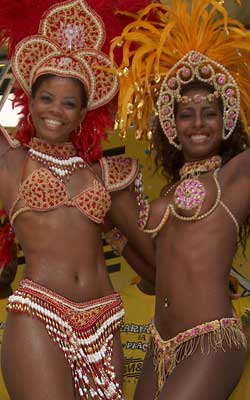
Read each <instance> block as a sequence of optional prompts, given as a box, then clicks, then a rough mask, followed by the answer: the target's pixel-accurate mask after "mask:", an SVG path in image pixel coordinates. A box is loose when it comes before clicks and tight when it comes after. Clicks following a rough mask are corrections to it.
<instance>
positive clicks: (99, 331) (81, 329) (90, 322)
mask: <svg viewBox="0 0 250 400" xmlns="http://www.w3.org/2000/svg"><path fill="white" fill-rule="evenodd" d="M7 310H8V311H10V312H18V313H26V314H29V315H31V316H32V317H35V318H38V319H39V320H40V321H42V322H43V323H44V325H45V327H46V330H47V332H48V334H49V336H50V337H51V338H52V340H53V341H54V343H55V344H56V345H57V346H58V347H59V348H60V349H61V350H62V351H63V353H64V356H65V358H66V360H67V362H68V363H69V365H70V368H71V372H72V378H73V382H74V386H75V389H76V390H77V391H78V393H79V395H80V397H81V398H83V399H99V400H100V399H111V400H118V399H122V392H121V389H120V387H119V384H118V382H117V381H116V377H115V371H114V367H113V365H112V362H111V356H112V350H113V336H114V333H115V332H116V331H118V330H119V328H120V327H121V325H122V323H123V317H124V309H123V306H122V301H121V298H120V296H119V294H117V293H115V294H112V295H109V296H105V297H103V298H100V299H96V300H92V301H87V302H85V303H76V302H73V301H70V300H68V299H66V298H64V297H63V296H60V295H58V294H57V293H54V292H53V291H51V290H49V289H47V288H45V287H43V286H41V285H38V284H37V283H35V282H33V281H31V280H28V279H25V280H23V281H21V282H20V284H19V287H18V289H17V290H16V291H15V293H14V294H13V295H12V296H10V297H9V302H8V306H7Z"/></svg>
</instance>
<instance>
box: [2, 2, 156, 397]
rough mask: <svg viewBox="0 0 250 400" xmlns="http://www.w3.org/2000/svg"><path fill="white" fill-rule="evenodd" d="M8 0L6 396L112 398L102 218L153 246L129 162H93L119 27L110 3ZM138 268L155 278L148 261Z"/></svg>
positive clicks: (116, 314) (113, 86) (113, 330)
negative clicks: (21, 273)
mask: <svg viewBox="0 0 250 400" xmlns="http://www.w3.org/2000/svg"><path fill="white" fill-rule="evenodd" d="M9 3H10V2H6V3H4V2H2V4H1V18H0V26H1V29H2V30H1V38H2V39H4V38H6V37H9V45H10V53H11V66H12V71H13V74H14V76H15V78H16V81H17V83H18V84H19V86H20V88H19V89H18V90H17V91H16V93H15V102H16V104H21V105H22V107H23V108H22V111H23V116H22V119H21V121H20V123H19V126H18V128H17V134H16V137H15V138H12V137H10V136H9V135H8V133H7V131H6V130H4V129H3V128H2V135H1V137H0V145H1V146H0V148H1V150H0V162H1V169H0V181H1V185H0V197H1V199H2V201H3V203H4V206H5V208H6V210H7V213H8V216H9V219H10V229H7V228H8V225H5V233H6V234H8V236H7V239H6V240H5V242H4V243H5V244H6V241H7V242H8V240H9V242H10V239H11V238H12V236H13V235H12V229H14V231H15V233H16V234H17V237H18V240H19V243H20V244H21V247H22V249H23V251H24V254H25V257H26V271H25V279H24V280H22V281H21V283H20V285H19V287H18V290H17V291H16V292H15V293H14V294H13V295H12V296H11V297H10V298H9V303H8V311H9V313H8V314H9V315H8V319H7V323H6V328H5V332H4V338H3V346H2V371H3V376H4V379H5V382H6V386H7V389H8V391H9V394H10V397H11V399H13V400H18V399H25V400H28V399H32V400H33V399H36V400H39V399H45V398H46V399H53V400H56V399H58V400H59V399H60V400H62V399H65V400H66V399H67V400H70V399H74V398H79V397H80V398H83V399H121V398H122V391H121V386H120V383H121V375H122V357H121V346H120V342H119V332H118V330H119V327H120V326H121V324H122V319H123V314H124V311H123V307H122V304H121V299H120V296H119V295H118V294H116V293H114V289H113V288H112V285H111V283H110V280H109V278H108V274H107V270H106V267H105V263H104V256H103V252H102V245H101V243H102V242H101V226H102V224H103V223H104V221H105V218H106V216H107V215H108V216H109V219H110V220H111V221H112V223H113V224H115V225H116V226H117V227H118V228H120V229H121V230H123V231H125V233H126V235H127V236H128V237H130V238H131V240H132V241H133V243H134V245H135V246H138V247H143V248H144V250H145V249H146V251H145V262H146V263H147V262H148V263H151V262H152V256H151V254H152V253H153V252H152V246H151V241H150V240H148V238H147V237H146V234H143V233H141V234H138V229H137V223H136V214H137V212H136V209H137V203H136V198H135V196H136V194H135V193H134V192H133V190H131V189H133V185H134V183H135V182H137V181H138V179H140V173H139V170H138V164H137V162H136V161H134V160H131V159H129V158H122V157H115V158H101V147H100V141H101V138H102V137H103V136H104V131H105V128H107V125H108V123H109V122H110V121H112V113H113V108H112V103H111V101H112V99H114V96H115V95H116V93H117V89H118V83H117V79H116V77H114V75H113V74H112V73H111V72H110V71H109V70H110V68H111V62H110V60H109V58H108V56H107V55H106V54H105V48H106V50H107V42H108V41H109V40H110V32H111V30H114V29H118V28H119V29H120V26H121V25H120V23H118V22H117V21H116V18H115V17H114V16H113V17H112V13H111V11H112V7H113V8H114V6H115V5H116V4H115V3H117V2H113V3H112V2H109V4H108V5H106V4H104V2H97V3H98V4H96V5H95V2H94V1H91V0H89V2H88V3H87V2H85V1H84V0H74V1H70V0H69V1H64V2H59V3H56V4H53V3H55V2H53V1H47V2H45V1H43V2H38V3H37V2H32V1H23V2H21V1H18V2H11V4H9ZM138 3H139V2H138ZM138 3H137V2H136V4H138ZM142 3H143V2H142ZM92 4H93V7H92V6H91V5H92ZM32 5H33V6H34V7H32ZM49 5H50V7H49V8H48V9H47V10H46V6H47V7H48V6H49ZM135 6H136V5H135ZM25 7H29V9H25ZM105 7H106V9H107V10H106V14H105V15H106V16H104V14H103V13H102V10H103V9H104V8H105ZM8 9H9V11H10V16H8V13H7V12H6V10H8ZM44 10H46V11H44ZM39 12H41V13H42V12H44V13H43V14H42V18H41V20H40V25H39V28H37V26H36V23H37V20H36V16H37V14H36V13H38V14H39ZM26 13H29V15H30V16H31V17H30V20H29V19H28V18H27V15H26ZM99 14H102V17H103V19H102V18H101V17H100V15H99ZM24 15H25V16H26V19H24V18H22V16H24ZM40 15H41V14H39V17H40ZM8 17H10V18H11V20H10V21H7V18H8ZM20 19H21V22H22V25H21V26H18V24H17V22H15V23H14V22H13V21H20ZM39 19H40V18H39ZM104 21H105V24H106V25H107V37H106V36H105V26H104ZM8 23H9V25H8ZM11 23H12V26H11ZM27 30H29V32H30V34H29V35H27ZM24 31H26V35H25V34H24ZM13 32H16V35H15V34H14V33H13ZM99 159H100V160H99ZM6 229H7V230H6ZM123 244H124V243H121V245H123ZM9 248H11V246H9ZM2 250H5V252H4V254H1V261H2V260H4V258H5V261H9V258H10V252H9V253H8V246H7V247H6V246H2ZM145 265H147V264H145ZM141 272H142V271H141ZM145 273H146V275H147V276H149V279H153V271H152V270H151V268H150V267H148V270H147V271H146V272H145ZM31 316H32V317H33V318H31Z"/></svg>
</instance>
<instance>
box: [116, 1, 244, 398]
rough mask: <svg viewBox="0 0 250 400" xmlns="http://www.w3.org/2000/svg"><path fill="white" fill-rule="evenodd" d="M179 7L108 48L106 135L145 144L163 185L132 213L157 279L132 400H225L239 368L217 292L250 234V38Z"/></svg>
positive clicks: (214, 12)
mask: <svg viewBox="0 0 250 400" xmlns="http://www.w3.org/2000/svg"><path fill="white" fill-rule="evenodd" d="M188 3H189V2H188V1H186V0H172V1H170V6H166V5H163V4H162V3H156V2H153V3H152V4H151V5H150V6H148V7H147V8H146V9H144V10H141V11H140V12H139V13H138V14H137V15H136V16H135V21H134V22H133V23H131V24H130V25H129V26H128V27H127V28H126V29H124V30H123V32H122V34H121V35H120V36H119V37H117V38H116V39H115V40H114V41H113V47H114V48H115V47H116V45H117V46H118V47H120V46H121V44H122V48H123V60H122V63H121V64H120V66H119V68H118V74H119V76H120V94H119V100H118V113H117V121H116V125H117V126H118V127H119V128H120V129H122V132H123V134H124V135H125V134H126V130H127V128H128V127H129V126H130V125H131V123H133V124H134V125H135V127H136V136H137V138H142V137H143V135H147V136H148V137H149V138H151V139H152V141H153V145H152V148H153V151H154V152H155V154H156V163H157V166H158V167H159V168H160V169H161V171H162V172H163V174H164V175H165V176H166V178H167V181H166V186H165V189H164V190H163V192H162V196H161V197H160V198H158V199H156V200H154V201H153V202H151V203H149V202H148V201H146V200H144V201H141V204H140V206H141V207H140V216H139V226H140V227H141V229H142V230H143V231H144V232H147V233H148V234H149V235H151V236H153V238H154V240H155V249H156V267H157V268H156V286H155V290H156V308H155V316H154V320H153V321H152V323H151V325H150V332H151V339H150V348H149V351H148V355H147V356H146V358H145V362H144V366H143V370H142V374H141V376H140V378H139V383H138V386H137V389H136V394H135V399H136V400H142V399H143V400H152V399H157V400H163V399H168V400H176V399H178V400H186V399H192V400H200V399H203V400H210V399H213V400H226V399H227V398H228V397H229V395H230V393H231V392H232V391H233V389H234V387H235V386H236V385H237V382H238V381H239V379H240V376H241V373H242V371H243V366H244V358H245V350H246V338H245V336H244V332H243V331H242V326H241V322H240V321H239V320H238V319H237V318H235V316H234V313H233V308H232V304H231V302H230V299H229V296H228V282H229V273H230V269H231V266H232V262H233V258H234V254H235V251H236V249H237V244H238V243H239V241H240V242H241V243H242V244H243V247H245V246H246V239H247V237H248V236H249V233H250V218H249V199H250V173H249V171H250V150H249V149H248V147H249V126H250V111H249V102H250V97H249V84H250V81H249V77H250V34H249V32H248V31H247V30H246V29H245V28H244V27H243V26H242V25H241V24H240V23H239V21H236V20H232V19H230V18H229V16H228V14H227V12H226V10H225V8H224V7H223V6H222V4H221V3H223V2H217V1H208V0H192V6H191V7H189V4H188ZM232 366H233V368H232Z"/></svg>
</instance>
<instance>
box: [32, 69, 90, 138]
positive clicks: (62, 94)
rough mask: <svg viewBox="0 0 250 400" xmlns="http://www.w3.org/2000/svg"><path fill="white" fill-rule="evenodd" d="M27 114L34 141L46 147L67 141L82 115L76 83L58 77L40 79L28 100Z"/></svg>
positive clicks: (77, 83) (69, 79)
mask: <svg viewBox="0 0 250 400" xmlns="http://www.w3.org/2000/svg"><path fill="white" fill-rule="evenodd" d="M30 112H31V117H32V122H33V124H34V128H35V131H36V136H37V137H40V138H41V139H44V140H47V141H48V142H50V143H62V142H66V141H68V140H69V139H70V134H71V133H72V132H73V131H75V130H76V129H77V127H78V126H79V125H80V123H81V121H82V120H83V119H84V117H85V115H86V108H85V107H83V105H82V92H81V87H80V83H79V82H78V81H77V80H76V79H71V78H63V77H58V76H52V77H48V78H46V79H44V80H43V81H42V82H41V84H40V85H39V86H38V88H37V89H36V92H35V94H34V96H33V97H32V98H31V101H30Z"/></svg>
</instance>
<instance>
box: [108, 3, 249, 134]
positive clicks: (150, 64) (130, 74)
mask: <svg viewBox="0 0 250 400" xmlns="http://www.w3.org/2000/svg"><path fill="white" fill-rule="evenodd" d="M237 2H238V3H239V4H240V0H237ZM130 16H131V14H130ZM133 17H134V22H132V23H130V24H129V25H128V26H127V27H126V28H125V29H124V31H123V32H122V34H121V35H120V36H119V37H117V38H115V39H114V40H113V43H112V46H111V56H112V53H113V51H114V49H115V48H116V47H121V46H122V48H123V59H122V62H121V65H120V66H119V68H118V73H119V76H120V94H119V101H118V112H117V126H118V127H119V129H120V130H121V132H122V135H123V136H124V135H125V134H126V131H127V129H128V128H129V126H130V125H131V124H132V123H133V124H135V126H136V128H137V137H142V136H143V135H146V134H147V132H148V131H149V130H150V118H151V116H152V113H154V112H156V109H155V104H156V100H157V96H158V91H159V88H160V85H161V82H162V80H163V78H164V76H165V75H166V74H167V73H168V71H169V70H170V69H171V68H172V67H173V66H174V64H176V63H177V62H178V61H179V60H180V59H181V58H182V57H183V56H185V55H186V54H187V53H188V52H190V51H191V50H196V51H198V52H200V53H202V54H204V55H205V56H207V57H209V58H210V59H212V60H213V61H215V62H218V63H219V64H221V65H222V66H224V67H225V68H226V69H227V70H228V72H229V73H230V74H231V75H232V76H233V78H234V79H235V80H236V82H237V84H238V87H239V90H240V94H241V119H242V121H243V124H244V126H245V130H246V132H248V131H249V128H248V127H249V126H250V107H249V104H250V90H249V88H250V32H248V31H247V29H246V28H245V27H244V26H243V25H242V24H241V23H240V22H239V21H238V20H235V19H232V18H230V16H229V15H228V12H227V11H226V9H225V8H224V7H223V2H221V1H217V0H193V1H192V6H191V8H190V7H189V4H188V2H187V1H186V0H172V1H171V5H170V6H168V5H164V4H162V3H152V4H150V5H149V6H147V7H146V8H145V9H144V10H142V11H140V12H138V13H137V14H136V15H133Z"/></svg>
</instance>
